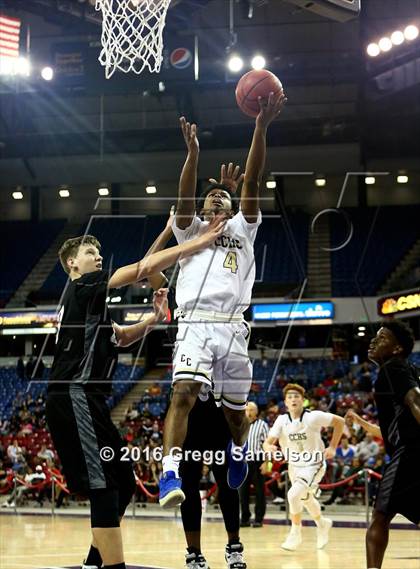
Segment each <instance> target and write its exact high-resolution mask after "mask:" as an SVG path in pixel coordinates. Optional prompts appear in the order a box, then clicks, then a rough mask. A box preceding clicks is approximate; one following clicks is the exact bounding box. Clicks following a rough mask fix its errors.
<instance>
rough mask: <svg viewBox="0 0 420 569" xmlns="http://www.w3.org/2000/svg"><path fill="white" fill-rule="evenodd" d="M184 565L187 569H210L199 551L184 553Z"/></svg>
mask: <svg viewBox="0 0 420 569" xmlns="http://www.w3.org/2000/svg"><path fill="white" fill-rule="evenodd" d="M185 567H186V568H187V569H210V567H209V565H208V563H207V561H206V560H205V558H204V556H203V555H201V553H187V554H186V555H185Z"/></svg>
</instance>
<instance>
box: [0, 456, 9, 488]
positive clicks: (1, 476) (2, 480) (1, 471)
mask: <svg viewBox="0 0 420 569" xmlns="http://www.w3.org/2000/svg"><path fill="white" fill-rule="evenodd" d="M5 486H7V470H6V468H5V467H4V464H3V459H1V458H0V490H1V489H2V488H4V487H5Z"/></svg>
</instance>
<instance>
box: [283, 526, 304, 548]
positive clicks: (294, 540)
mask: <svg viewBox="0 0 420 569" xmlns="http://www.w3.org/2000/svg"><path fill="white" fill-rule="evenodd" d="M301 543H302V529H301V527H300V526H294V525H292V528H291V530H290V531H289V535H288V536H287V537H286V539H285V541H283V543H282V544H281V547H282V548H283V549H287V550H288V551H295V550H296V549H297V548H298V547H299V545H300V544H301Z"/></svg>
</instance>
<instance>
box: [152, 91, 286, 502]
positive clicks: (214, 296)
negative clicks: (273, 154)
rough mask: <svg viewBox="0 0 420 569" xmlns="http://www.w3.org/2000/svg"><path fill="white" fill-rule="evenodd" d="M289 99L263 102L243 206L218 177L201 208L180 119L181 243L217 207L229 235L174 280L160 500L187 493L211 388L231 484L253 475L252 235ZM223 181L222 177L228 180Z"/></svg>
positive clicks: (192, 155) (192, 139) (189, 140)
mask: <svg viewBox="0 0 420 569" xmlns="http://www.w3.org/2000/svg"><path fill="white" fill-rule="evenodd" d="M285 102H286V97H285V95H284V93H283V92H281V93H279V94H278V95H277V96H276V97H274V95H273V94H272V93H271V94H270V96H269V98H268V100H266V101H264V102H263V101H262V100H261V99H259V103H260V113H259V115H258V117H257V119H256V124H255V130H254V136H253V140H252V144H251V148H250V151H249V155H248V160H247V163H246V168H245V175H244V184H243V188H242V195H241V200H240V209H239V211H237V208H238V204H237V200H236V199H235V198H236V196H235V194H234V193H233V192H232V190H231V188H230V187H228V186H226V185H223V183H220V184H217V183H216V184H215V183H212V184H211V185H210V186H209V187H208V188H207V189H206V190H205V192H204V193H203V194H202V195H201V196H200V197H201V202H202V203H203V205H202V207H200V209H199V211H200V212H201V213H202V215H203V217H204V219H201V218H200V217H199V216H198V215H197V214H196V203H195V192H196V184H197V167H198V157H199V143H198V139H197V134H196V126H195V125H190V124H189V123H187V122H186V121H185V119H181V126H182V131H183V134H184V138H185V142H186V145H187V148H188V155H187V159H186V162H185V164H184V168H183V170H182V173H181V178H180V184H179V195H178V205H177V211H176V216H175V220H174V222H173V225H172V229H173V232H174V235H175V237H176V239H177V240H178V243H185V242H188V241H189V240H190V239H193V238H194V237H196V236H197V235H200V234H201V233H202V232H203V231H205V228H206V226H207V225H208V223H209V222H210V221H211V219H212V218H213V217H214V215H216V214H224V215H225V216H226V218H227V219H228V221H227V223H226V227H225V229H224V231H223V234H222V235H221V236H220V237H219V238H218V239H216V240H215V242H214V245H213V246H212V247H211V248H209V250H208V254H204V255H203V254H199V255H198V256H197V257H196V260H195V262H194V263H188V262H185V261H184V260H182V261H181V262H180V272H179V276H178V282H177V287H176V301H177V304H178V307H179V308H178V313H177V316H178V334H177V342H176V345H175V351H174V360H173V398H172V401H171V404H170V407H169V411H168V414H167V417H166V421H165V428H164V441H163V455H164V456H163V476H162V479H161V482H160V500H159V501H160V504H161V505H162V506H164V507H171V506H176V505H179V504H180V503H182V502H183V500H184V499H185V496H184V493H183V491H182V489H181V486H182V481H181V479H180V478H179V462H180V459H181V455H180V449H181V448H182V445H183V444H184V440H185V436H186V432H187V424H188V414H189V412H190V410H191V409H192V407H193V405H194V403H195V401H196V399H197V397H198V395H199V393H201V397H202V398H205V397H206V394H207V393H208V391H210V390H213V392H214V396H215V399H216V401H217V402H218V403H219V404H221V405H222V406H223V411H224V413H225V417H226V420H227V422H228V424H229V428H230V432H231V434H232V442H231V443H230V445H229V447H228V461H229V471H228V483H229V485H230V487H231V488H239V487H240V486H241V484H242V482H243V481H244V479H245V478H246V476H247V465H246V462H245V460H244V458H243V456H244V451H245V450H246V439H247V435H248V430H249V423H248V419H247V418H246V415H245V406H246V401H247V398H248V393H249V389H250V386H251V379H252V365H251V362H250V360H249V357H248V338H249V328H248V325H247V323H246V322H245V320H244V318H243V313H244V311H245V310H246V309H247V308H248V306H249V304H250V300H251V292H252V287H253V284H254V280H255V260H254V249H253V246H254V241H255V237H256V234H257V230H258V226H259V224H260V223H261V212H260V210H259V199H258V198H259V188H260V183H261V179H262V176H263V171H264V166H265V155H266V134H267V128H268V126H269V125H270V123H271V122H272V121H273V120H274V119H275V118H276V117H277V116H278V115H279V114H280V112H281V111H282V109H283V106H284V104H285ZM222 182H223V180H222Z"/></svg>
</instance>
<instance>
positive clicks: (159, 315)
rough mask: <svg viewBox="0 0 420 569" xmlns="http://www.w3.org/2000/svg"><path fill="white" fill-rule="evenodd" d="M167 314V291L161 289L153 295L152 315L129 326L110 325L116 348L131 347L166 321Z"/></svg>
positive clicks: (114, 323)
mask: <svg viewBox="0 0 420 569" xmlns="http://www.w3.org/2000/svg"><path fill="white" fill-rule="evenodd" d="M167 314H168V290H167V289H165V288H161V289H159V290H158V291H156V292H155V293H154V295H153V314H152V315H150V316H148V317H147V318H145V319H144V320H143V321H142V322H139V323H138V324H131V325H130V326H120V325H119V324H117V323H116V322H113V323H112V327H113V329H114V333H115V337H116V339H117V346H119V347H121V348H126V347H127V346H131V344H134V343H135V342H137V341H138V340H140V339H141V338H143V337H144V336H146V334H148V333H149V332H151V331H152V329H153V327H154V326H156V324H159V323H160V322H163V321H164V320H165V319H166V316H167Z"/></svg>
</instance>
